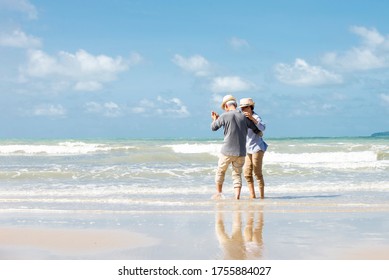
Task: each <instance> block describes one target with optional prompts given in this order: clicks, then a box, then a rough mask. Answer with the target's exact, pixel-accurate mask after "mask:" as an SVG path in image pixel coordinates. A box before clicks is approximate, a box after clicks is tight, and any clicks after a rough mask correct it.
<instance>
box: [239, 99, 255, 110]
mask: <svg viewBox="0 0 389 280" xmlns="http://www.w3.org/2000/svg"><path fill="white" fill-rule="evenodd" d="M254 105H255V103H254V101H253V100H252V99H251V98H242V99H241V100H240V105H239V107H240V108H242V107H249V106H253V107H254Z"/></svg>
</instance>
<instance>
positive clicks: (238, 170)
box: [215, 154, 245, 188]
mask: <svg viewBox="0 0 389 280" xmlns="http://www.w3.org/2000/svg"><path fill="white" fill-rule="evenodd" d="M244 161H245V157H239V156H225V155H223V154H221V155H220V156H219V163H218V167H217V171H216V176H215V183H216V184H221V185H222V184H223V183H224V178H225V175H226V171H227V169H228V166H229V165H230V164H231V166H232V180H233V183H234V188H240V187H242V169H243V165H244Z"/></svg>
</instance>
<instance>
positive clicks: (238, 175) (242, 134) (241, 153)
mask: <svg viewBox="0 0 389 280" xmlns="http://www.w3.org/2000/svg"><path fill="white" fill-rule="evenodd" d="M254 105H255V103H254V102H253V100H252V99H251V98H243V99H241V100H240V104H239V107H240V108H241V110H242V111H239V110H237V108H238V104H237V101H236V99H235V97H233V96H232V95H226V96H224V98H223V102H222V104H221V108H222V109H223V110H224V111H225V112H224V113H223V114H221V115H220V116H219V115H218V114H217V113H215V112H212V120H213V122H212V124H211V129H212V130H213V131H216V130H218V129H219V128H221V127H223V128H224V143H223V146H222V148H221V154H220V157H219V163H218V168H217V172H216V176H215V183H216V194H215V195H214V196H213V198H214V199H221V198H222V197H223V195H222V188H223V182H224V178H225V174H226V171H227V168H228V166H229V165H230V164H231V165H232V179H233V182H234V190H235V198H236V199H240V192H241V189H242V169H243V166H245V167H244V176H245V179H246V181H247V185H248V189H249V192H250V198H256V195H255V190H254V180H253V173H254V176H255V178H256V179H257V181H258V185H259V191H260V197H261V198H264V197H265V182H264V180H263V175H262V159H263V156H264V153H265V151H266V148H267V144H266V143H265V142H264V141H263V139H262V135H263V133H262V131H264V130H265V124H264V123H262V120H261V118H260V117H259V116H258V115H257V114H256V113H255V112H254V111H253V110H254ZM246 151H247V153H246Z"/></svg>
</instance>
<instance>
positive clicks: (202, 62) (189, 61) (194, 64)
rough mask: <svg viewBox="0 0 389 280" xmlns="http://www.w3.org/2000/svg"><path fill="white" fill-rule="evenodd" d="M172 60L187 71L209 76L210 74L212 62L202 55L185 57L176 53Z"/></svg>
mask: <svg viewBox="0 0 389 280" xmlns="http://www.w3.org/2000/svg"><path fill="white" fill-rule="evenodd" d="M172 61H173V62H174V63H175V64H176V65H178V66H179V67H181V68H182V69H184V70H185V71H188V72H190V73H193V74H194V75H196V76H207V75H209V74H210V63H209V62H208V61H207V60H206V59H205V58H204V57H202V56H201V55H194V56H191V57H189V58H185V57H183V56H181V55H179V54H176V55H175V56H174V58H173V59H172Z"/></svg>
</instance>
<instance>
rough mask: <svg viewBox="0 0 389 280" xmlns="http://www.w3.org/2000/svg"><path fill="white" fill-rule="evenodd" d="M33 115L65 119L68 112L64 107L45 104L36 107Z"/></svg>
mask: <svg viewBox="0 0 389 280" xmlns="http://www.w3.org/2000/svg"><path fill="white" fill-rule="evenodd" d="M32 115H34V116H47V117H64V116H65V115H66V110H65V108H64V107H63V106H62V105H53V104H43V105H39V106H36V107H35V108H34V109H33V111H32Z"/></svg>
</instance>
